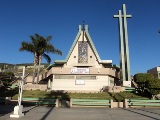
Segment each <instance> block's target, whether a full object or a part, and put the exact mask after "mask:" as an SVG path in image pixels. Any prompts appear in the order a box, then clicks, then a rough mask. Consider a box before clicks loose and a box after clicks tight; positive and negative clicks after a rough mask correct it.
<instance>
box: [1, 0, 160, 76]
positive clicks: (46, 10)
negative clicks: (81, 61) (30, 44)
mask: <svg viewBox="0 0 160 120" xmlns="http://www.w3.org/2000/svg"><path fill="white" fill-rule="evenodd" d="M122 4H126V7H127V14H131V15H132V18H129V19H127V22H128V38H129V49H130V63H131V74H132V75H134V74H135V73H138V72H146V71H147V70H148V69H151V68H153V67H156V66H159V65H160V54H159V51H160V47H159V45H160V33H158V30H159V29H160V0H0V42H1V44H0V62H1V63H12V64H18V63H32V62H33V55H32V54H31V53H27V52H19V48H20V44H21V42H22V41H30V38H29V36H30V35H34V34H35V33H38V34H40V35H42V36H49V35H51V36H53V39H52V42H51V43H52V44H53V45H54V46H55V47H56V48H58V49H60V50H61V51H62V52H63V55H62V56H58V55H54V54H49V55H50V56H51V58H52V63H53V61H54V60H63V59H65V58H66V56H67V54H68V51H69V49H70V47H71V45H72V43H73V41H74V39H75V37H76V35H77V32H78V25H79V24H82V21H83V20H84V21H85V24H88V26H89V33H90V36H91V38H92V40H93V42H94V45H95V47H96V49H97V51H98V53H99V56H100V58H101V59H102V60H106V59H109V60H110V59H111V60H113V64H117V65H119V33H118V19H117V18H113V15H115V14H118V10H120V9H122ZM43 62H46V61H45V60H43Z"/></svg>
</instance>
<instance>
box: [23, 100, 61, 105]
mask: <svg viewBox="0 0 160 120" xmlns="http://www.w3.org/2000/svg"><path fill="white" fill-rule="evenodd" d="M22 104H23V105H55V106H56V107H57V106H58V100H57V99H53V98H22Z"/></svg>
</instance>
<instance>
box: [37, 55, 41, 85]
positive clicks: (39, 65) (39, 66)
mask: <svg viewBox="0 0 160 120" xmlns="http://www.w3.org/2000/svg"><path fill="white" fill-rule="evenodd" d="M41 61H42V56H39V64H38V72H37V84H38V82H39V74H40V68H41Z"/></svg>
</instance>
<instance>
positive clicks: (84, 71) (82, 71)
mask: <svg viewBox="0 0 160 120" xmlns="http://www.w3.org/2000/svg"><path fill="white" fill-rule="evenodd" d="M71 74H89V68H71Z"/></svg>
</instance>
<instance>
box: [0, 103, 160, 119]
mask: <svg viewBox="0 0 160 120" xmlns="http://www.w3.org/2000/svg"><path fill="white" fill-rule="evenodd" d="M12 107H13V106H12ZM12 107H11V106H9V107H7V106H5V107H4V106H0V120H15V119H16V118H10V117H9V116H10V114H12V112H10V111H11V109H12ZM2 108H4V109H3V110H2ZM6 110H8V112H7V111H6ZM2 111H5V112H6V113H2ZM23 111H24V113H25V116H24V117H21V118H19V119H18V120H120V119H121V120H160V108H127V109H124V108H54V107H47V106H37V107H36V106H31V107H24V109H23Z"/></svg>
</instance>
